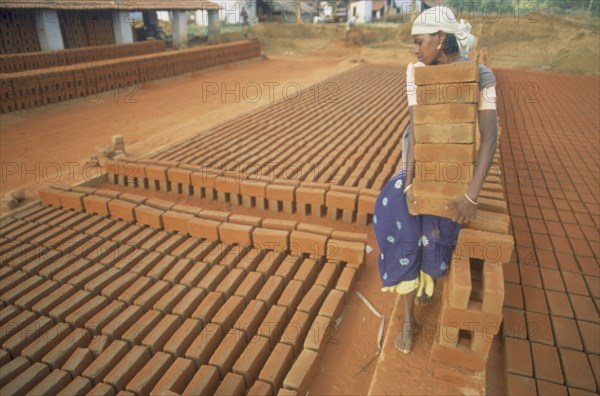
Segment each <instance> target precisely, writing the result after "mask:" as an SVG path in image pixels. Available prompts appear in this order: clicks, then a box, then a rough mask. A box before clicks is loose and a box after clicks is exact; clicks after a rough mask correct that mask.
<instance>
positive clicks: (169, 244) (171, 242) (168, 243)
mask: <svg viewBox="0 0 600 396" xmlns="http://www.w3.org/2000/svg"><path fill="white" fill-rule="evenodd" d="M186 238H187V237H186V236H184V235H178V234H175V235H170V236H168V237H167V238H166V239H165V240H164V241H163V242H161V243H160V245H158V246H156V248H155V250H156V251H157V252H158V253H161V254H165V255H167V254H169V253H171V250H173V249H175V248H176V247H177V246H179V245H180V244H181V243H182V242H183V241H185V239H186Z"/></svg>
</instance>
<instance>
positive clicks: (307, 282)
mask: <svg viewBox="0 0 600 396" xmlns="http://www.w3.org/2000/svg"><path fill="white" fill-rule="evenodd" d="M318 271H319V266H318V265H317V262H316V261H315V260H312V259H304V260H303V261H302V262H301V263H300V266H299V268H298V270H297V271H296V274H295V275H294V279H295V280H299V281H301V282H302V284H303V290H304V291H305V292H306V291H308V290H309V289H310V287H311V286H312V285H313V283H314V282H315V280H316V279H317V274H318Z"/></svg>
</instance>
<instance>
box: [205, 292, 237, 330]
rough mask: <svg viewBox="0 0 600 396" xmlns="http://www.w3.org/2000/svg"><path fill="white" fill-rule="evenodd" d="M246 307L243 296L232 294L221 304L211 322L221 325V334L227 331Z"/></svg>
mask: <svg viewBox="0 0 600 396" xmlns="http://www.w3.org/2000/svg"><path fill="white" fill-rule="evenodd" d="M244 308H246V303H245V301H244V298H243V297H240V296H232V297H230V298H228V299H227V300H226V301H225V303H224V304H223V306H222V307H221V308H219V310H218V311H217V312H216V313H215V315H214V316H213V317H212V319H211V322H212V323H214V324H218V325H220V326H221V329H222V331H223V334H225V333H227V332H228V331H229V330H230V329H231V328H232V327H233V324H234V323H235V321H236V319H237V318H238V317H239V316H240V315H241V313H242V312H243V311H244Z"/></svg>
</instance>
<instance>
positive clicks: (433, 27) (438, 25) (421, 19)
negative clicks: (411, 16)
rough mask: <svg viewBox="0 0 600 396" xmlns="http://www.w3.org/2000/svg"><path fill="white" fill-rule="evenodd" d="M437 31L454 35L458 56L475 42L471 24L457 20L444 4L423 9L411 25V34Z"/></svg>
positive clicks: (465, 53) (462, 54)
mask: <svg viewBox="0 0 600 396" xmlns="http://www.w3.org/2000/svg"><path fill="white" fill-rule="evenodd" d="M439 31H442V32H444V33H448V34H453V35H455V36H456V40H457V41H458V49H459V54H460V56H466V55H467V54H468V53H469V51H470V50H471V48H473V44H475V36H473V35H472V34H471V24H470V23H468V22H465V21H464V20H463V19H461V20H460V21H457V20H456V17H455V16H454V13H453V12H452V10H451V9H450V8H448V7H446V6H435V7H431V8H429V9H427V10H425V11H423V12H422V13H421V14H420V15H419V16H418V17H417V19H415V21H414V23H413V26H412V34H413V35H415V34H433V33H437V32H439Z"/></svg>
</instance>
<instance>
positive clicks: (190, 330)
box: [163, 319, 202, 356]
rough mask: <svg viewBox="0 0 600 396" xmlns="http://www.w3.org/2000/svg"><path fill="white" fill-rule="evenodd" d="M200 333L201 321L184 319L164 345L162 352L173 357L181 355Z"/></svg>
mask: <svg viewBox="0 0 600 396" xmlns="http://www.w3.org/2000/svg"><path fill="white" fill-rule="evenodd" d="M201 331H202V322H201V321H199V320H197V319H186V320H185V321H184V322H183V324H182V325H181V326H179V328H178V329H177V330H176V331H175V333H173V335H172V336H171V338H169V340H168V341H167V342H166V343H165V346H164V348H163V350H164V351H165V352H168V353H170V354H172V355H174V356H180V355H183V354H184V353H185V351H186V350H187V349H188V348H189V346H190V345H191V344H192V342H193V341H194V339H195V338H196V336H197V335H198V334H200V332H201Z"/></svg>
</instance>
